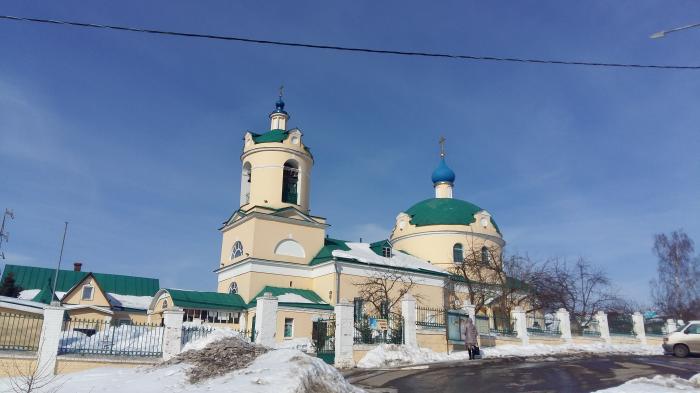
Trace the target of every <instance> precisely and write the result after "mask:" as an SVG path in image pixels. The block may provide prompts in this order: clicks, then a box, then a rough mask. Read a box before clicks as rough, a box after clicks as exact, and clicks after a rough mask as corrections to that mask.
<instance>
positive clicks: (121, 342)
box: [60, 323, 163, 352]
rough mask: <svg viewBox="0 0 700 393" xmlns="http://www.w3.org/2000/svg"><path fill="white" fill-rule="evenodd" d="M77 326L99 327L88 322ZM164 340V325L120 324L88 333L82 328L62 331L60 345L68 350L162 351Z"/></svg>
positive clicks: (84, 327)
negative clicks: (81, 329)
mask: <svg viewBox="0 0 700 393" xmlns="http://www.w3.org/2000/svg"><path fill="white" fill-rule="evenodd" d="M75 327H76V328H83V329H88V328H91V327H92V328H97V327H96V326H91V325H90V324H88V323H85V324H77V325H76V326H75ZM162 340H163V328H162V327H145V326H136V325H120V326H117V327H110V328H105V329H104V330H101V331H96V332H95V334H92V335H87V334H85V333H84V332H83V331H80V330H73V329H71V330H66V331H64V332H63V333H62V336H61V341H60V347H61V349H63V350H64V351H66V352H71V350H72V349H75V350H79V349H87V348H92V349H108V348H111V349H113V350H115V351H147V352H160V350H161V342H162Z"/></svg>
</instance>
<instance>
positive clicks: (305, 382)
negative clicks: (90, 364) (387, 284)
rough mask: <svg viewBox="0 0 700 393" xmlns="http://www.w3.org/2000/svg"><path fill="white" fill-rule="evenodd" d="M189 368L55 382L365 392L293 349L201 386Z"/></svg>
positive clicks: (115, 391) (0, 386)
mask: <svg viewBox="0 0 700 393" xmlns="http://www.w3.org/2000/svg"><path fill="white" fill-rule="evenodd" d="M188 367H189V366H186V365H183V364H178V365H174V366H168V367H160V368H159V367H151V368H138V369H126V368H96V369H92V370H88V371H83V372H78V373H72V374H66V375H65V376H61V377H60V378H59V380H58V381H57V384H60V385H61V391H62V392H71V393H90V392H92V393H123V392H131V393H140V392H148V393H153V392H171V393H185V392H186V393H205V392H206V393H230V392H246V393H303V392H327V393H360V392H362V390H360V389H358V388H355V387H354V386H352V385H350V384H349V383H348V382H347V381H345V379H344V378H343V376H342V375H341V374H340V373H339V372H338V371H337V370H336V369H335V368H333V367H332V366H329V365H327V364H326V363H324V362H323V361H322V360H320V359H318V358H313V357H310V356H307V355H305V354H303V353H301V352H299V351H297V350H293V349H280V350H275V351H270V352H268V353H266V354H264V355H261V356H260V357H258V358H257V359H256V360H255V361H254V362H253V363H252V364H251V365H250V366H248V367H246V368H244V369H241V370H237V371H234V372H231V373H228V374H226V375H224V376H222V377H218V378H213V379H209V380H206V381H204V382H201V383H198V384H189V383H188V382H187V378H186V375H185V372H186V371H187V369H188ZM0 391H10V380H9V379H8V378H3V379H0ZM37 393H41V392H37Z"/></svg>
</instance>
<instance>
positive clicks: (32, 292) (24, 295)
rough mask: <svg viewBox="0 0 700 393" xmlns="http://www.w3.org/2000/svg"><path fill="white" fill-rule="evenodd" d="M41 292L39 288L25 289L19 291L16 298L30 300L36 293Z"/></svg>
mask: <svg viewBox="0 0 700 393" xmlns="http://www.w3.org/2000/svg"><path fill="white" fill-rule="evenodd" d="M39 292H41V289H25V290H24V291H22V292H20V293H19V296H17V299H20V300H32V299H34V297H35V296H36V295H38V294H39Z"/></svg>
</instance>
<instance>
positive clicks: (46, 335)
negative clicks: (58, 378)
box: [36, 306, 65, 381]
mask: <svg viewBox="0 0 700 393" xmlns="http://www.w3.org/2000/svg"><path fill="white" fill-rule="evenodd" d="M64 313H65V310H64V309H63V307H59V306H46V308H44V322H43V324H42V326H41V336H40V337H39V351H38V352H37V366H36V374H37V380H39V381H41V380H44V379H46V378H49V377H50V376H51V375H55V374H56V356H57V354H58V344H59V342H60V341H61V327H62V326H63V315H64Z"/></svg>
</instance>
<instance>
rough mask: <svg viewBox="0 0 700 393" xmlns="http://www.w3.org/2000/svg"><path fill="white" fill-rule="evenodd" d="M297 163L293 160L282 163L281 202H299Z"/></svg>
mask: <svg viewBox="0 0 700 393" xmlns="http://www.w3.org/2000/svg"><path fill="white" fill-rule="evenodd" d="M298 188H299V165H298V164H297V163H296V161H294V160H289V161H287V162H285V163H284V169H283V174H282V202H284V203H293V204H295V205H297V204H299V202H298V201H299V196H298Z"/></svg>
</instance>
